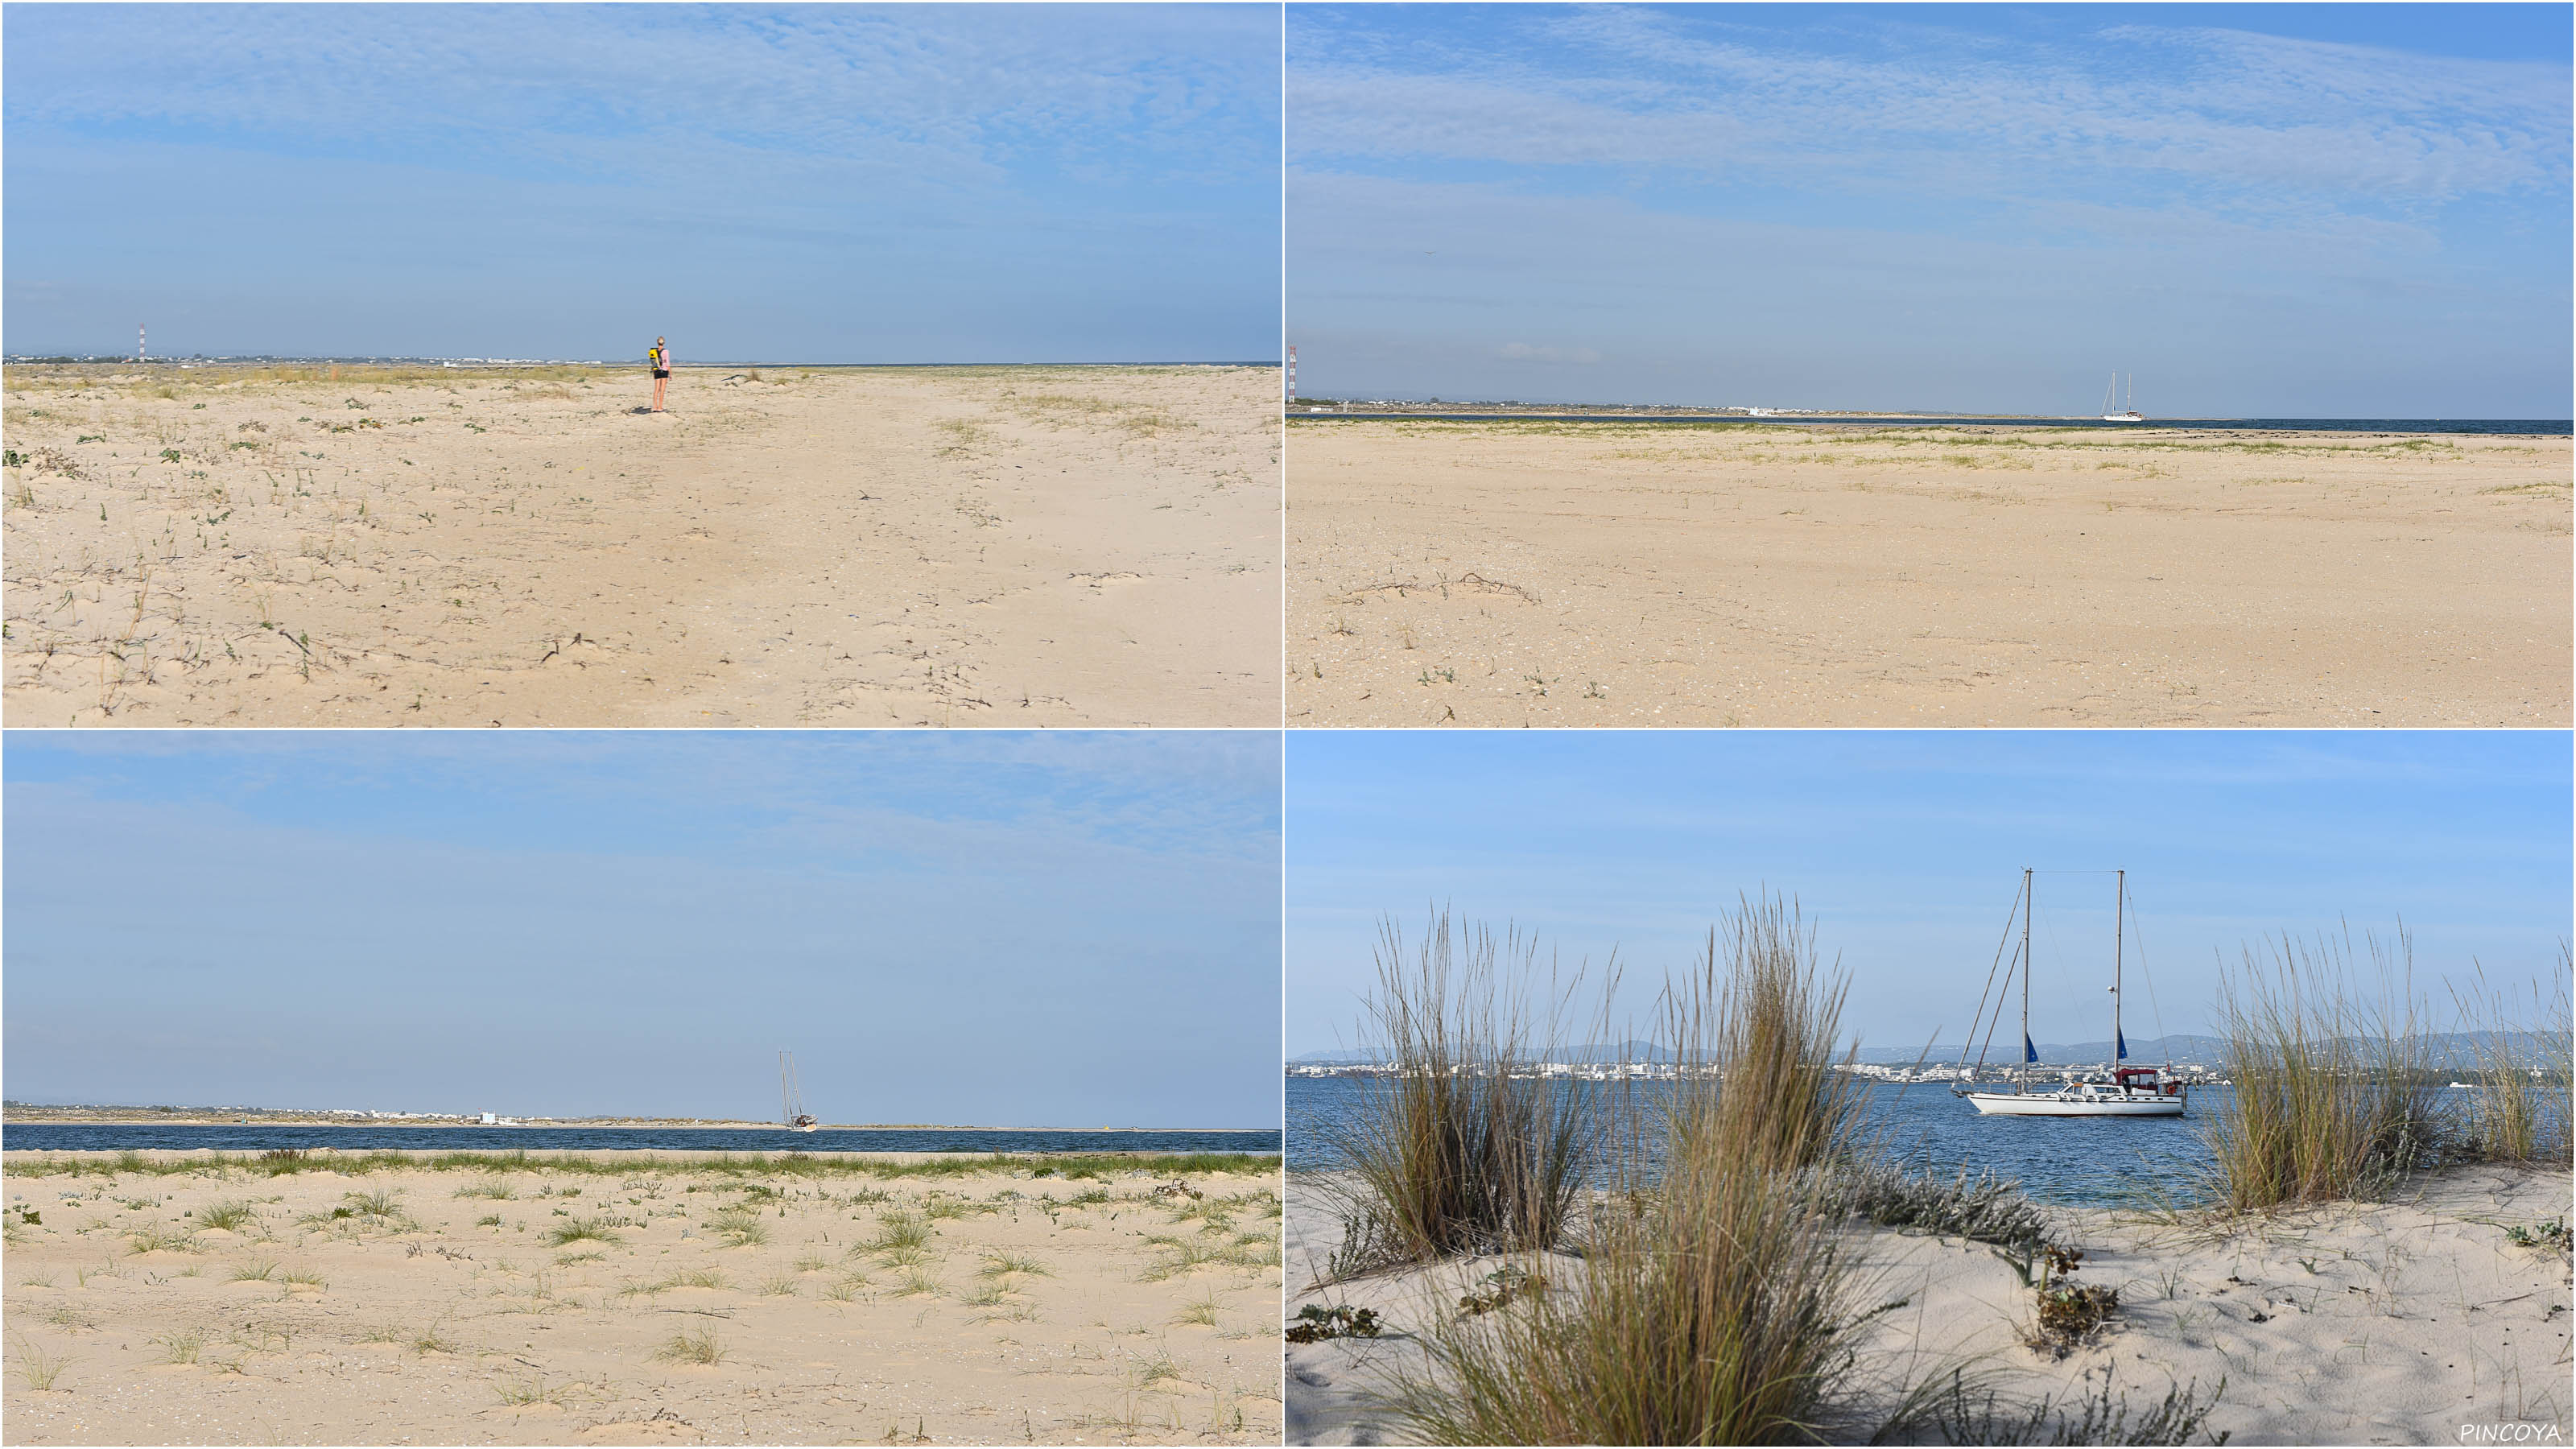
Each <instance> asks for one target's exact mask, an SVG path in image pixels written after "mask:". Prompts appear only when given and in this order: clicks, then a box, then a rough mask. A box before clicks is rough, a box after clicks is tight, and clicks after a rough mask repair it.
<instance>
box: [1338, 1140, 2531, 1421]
mask: <svg viewBox="0 0 2576 1449" xmlns="http://www.w3.org/2000/svg"><path fill="white" fill-rule="evenodd" d="M1318 1187H1319V1184H1318V1183H1317V1182H1315V1181H1313V1180H1301V1181H1299V1182H1293V1183H1292V1185H1291V1188H1290V1192H1289V1209H1288V1237H1287V1256H1288V1271H1289V1275H1290V1277H1289V1282H1290V1293H1291V1298H1290V1310H1291V1312H1292V1313H1293V1312H1294V1311H1295V1310H1297V1309H1298V1308H1301V1307H1303V1306H1304V1305H1307V1304H1324V1305H1331V1304H1339V1303H1347V1304H1350V1305H1352V1306H1354V1307H1367V1308H1374V1309H1376V1310H1377V1311H1378V1312H1379V1314H1380V1315H1381V1316H1382V1318H1383V1319H1384V1320H1385V1322H1386V1324H1387V1325H1388V1332H1387V1333H1386V1334H1385V1335H1384V1336H1382V1337H1380V1338H1377V1339H1373V1340H1372V1339H1340V1340H1332V1341H1328V1342H1323V1343H1317V1344H1312V1345H1304V1346H1294V1345H1292V1346H1291V1347H1290V1348H1289V1349H1288V1359H1287V1370H1288V1385H1287V1412H1288V1439H1289V1442H1290V1443H1292V1444H1369V1443H1393V1442H1400V1436H1399V1435H1398V1434H1397V1432H1396V1429H1395V1426H1394V1425H1393V1424H1392V1423H1391V1422H1390V1421H1389V1420H1388V1418H1387V1417H1386V1415H1385V1414H1384V1412H1383V1409H1382V1408H1381V1407H1380V1405H1379V1403H1378V1402H1377V1399H1376V1397H1375V1396H1376V1395H1378V1394H1381V1393H1383V1392H1384V1391H1385V1389H1386V1388H1387V1387H1388V1386H1389V1385H1390V1384H1391V1383H1393V1382H1394V1381H1395V1379H1396V1377H1397V1376H1399V1375H1400V1374H1401V1373H1403V1372H1406V1371H1408V1370H1413V1371H1418V1370H1419V1368H1420V1364H1421V1360H1420V1356H1419V1351H1418V1350H1417V1349H1416V1348H1415V1347H1414V1340H1413V1339H1411V1338H1410V1337H1409V1336H1407V1335H1408V1332H1409V1331H1410V1330H1415V1329H1418V1328H1419V1327H1420V1325H1421V1324H1422V1323H1423V1322H1424V1321H1425V1320H1424V1316H1425V1315H1429V1314H1445V1315H1451V1316H1454V1315H1456V1314H1457V1313H1458V1311H1459V1309H1458V1299H1459V1297H1460V1296H1461V1295H1462V1294H1463V1293H1464V1292H1466V1291H1468V1290H1469V1289H1471V1288H1474V1287H1477V1286H1480V1285H1481V1284H1482V1282H1483V1280H1484V1278H1485V1275H1487V1274H1489V1273H1491V1272H1493V1271H1495V1269H1496V1268H1497V1266H1498V1263H1497V1261H1496V1260H1492V1259H1472V1260H1471V1259H1461V1260H1455V1261H1451V1262H1448V1263H1443V1264H1440V1265H1436V1266H1430V1267H1424V1268H1418V1269H1412V1270H1408V1271H1402V1272H1395V1273H1382V1274H1376V1275H1371V1276H1368V1277H1363V1278H1358V1279H1355V1280H1351V1281H1347V1282H1342V1283H1335V1284H1329V1285H1325V1286H1320V1287H1319V1286H1315V1279H1316V1277H1317V1276H1318V1270H1319V1269H1320V1268H1321V1267H1322V1266H1323V1265H1324V1264H1326V1263H1328V1262H1329V1261H1330V1260H1331V1256H1332V1252H1333V1249H1334V1247H1335V1246H1336V1245H1337V1243H1338V1241H1339V1237H1340V1233H1341V1226H1340V1223H1339V1221H1338V1219H1337V1218H1336V1217H1335V1215H1334V1214H1333V1212H1332V1211H1331V1208H1330V1198H1329V1195H1328V1194H1326V1193H1324V1192H1322V1191H1319V1190H1318ZM2571 1190H2576V1189H2571V1181H2570V1177H2569V1174H2568V1173H2567V1171H2566V1170H2564V1169H2557V1170H2537V1171H2535V1170H2530V1169H2523V1168H2476V1169H2460V1170H2455V1171H2451V1172H2446V1173H2443V1174H2439V1175H2437V1176H2434V1177H2430V1178H2426V1179H2421V1180H2419V1181H2418V1182H2417V1183H2415V1184H2414V1185H2413V1186H2412V1187H2410V1188H2409V1189H2408V1190H2407V1191H2405V1192H2404V1193H2402V1194H2401V1195H2399V1196H2398V1197H2397V1198H2395V1199H2393V1200H2391V1201H2388V1202H2381V1203H2342V1204H2336V1205H2333V1206H2329V1207H2322V1208H2316V1209H2309V1210H2304V1211H2298V1212H2288V1213H2282V1214H2279V1215H2277V1216H2274V1217H2271V1218H2267V1219H2246V1220H2242V1221H2237V1222H2232V1223H2228V1224H2225V1225H2224V1226H2223V1227H2222V1226H2221V1225H2219V1224H2217V1223H2204V1224H2195V1225H2191V1226H2183V1225H2178V1224H2176V1223H2171V1222H2165V1223H2159V1222H2157V1221H2154V1220H2152V1219H2150V1218H2148V1217H2142V1216H2138V1215H2133V1214H2126V1213H2121V1212H2116V1211H2112V1210H2109V1209H2079V1208H2054V1209H2051V1210H2050V1212H2051V1216H2052V1218H2053V1220H2054V1223H2055V1228H2054V1232H2053V1236H2054V1238H2055V1240H2057V1241H2062V1242H2066V1243H2069V1244H2072V1245H2075V1246H2078V1247H2080V1248H2082V1249H2083V1250H2084V1255H2085V1256H2084V1260H2083V1262H2082V1264H2081V1266H2080V1267H2079V1268H2078V1269H2077V1270H2076V1272H2075V1273H2074V1274H2073V1275H2072V1276H2071V1277H2070V1278H2069V1279H2067V1280H2066V1281H2068V1282H2069V1283H2073V1284H2079V1285H2080V1284H2098V1285H2100V1286H2103V1287H2108V1288H2112V1289H2114V1290H2116V1291H2117V1292H2118V1294H2119V1304H2120V1306H2119V1308H2118V1310H2117V1311H2116V1312H2115V1313H2114V1314H2113V1316H2112V1318H2111V1320H2110V1324H2109V1326H2108V1328H2107V1329H2106V1330H2105V1331H2103V1332H2101V1333H2100V1334H2098V1335H2097V1336H2096V1337H2095V1338H2093V1339H2092V1340H2091V1341H2089V1342H2086V1343H2084V1344H2082V1345H2080V1346H2078V1347H2076V1348H2074V1349H2073V1351H2072V1352H2070V1353H2068V1354H2067V1355H2066V1356H2065V1357H2063V1358H2059V1357H2056V1356H2054V1354H2052V1353H2050V1352H2045V1351H2041V1350H2037V1349H2033V1348H2031V1347H2029V1346H2027V1345H2026V1344H2025V1342H2024V1339H2025V1337H2026V1335H2027V1334H2028V1333H2029V1330H2030V1328H2031V1320H2032V1317H2033V1312H2032V1293H2031V1290H2030V1289H2028V1288H2026V1287H2024V1286H2022V1284H2021V1282H2020V1280H2019V1279H2018V1277H2017V1276H2016V1275H2015V1273H2014V1271H2013V1269H2012V1267H2011V1265H2010V1264H2008V1263H2006V1262H2005V1261H2003V1260H2002V1259H2001V1258H1999V1257H1998V1256H1997V1254H1996V1253H1995V1251H1994V1250H1992V1249H1990V1248H1988V1247H1986V1246H1984V1245H1981V1244H1977V1243H1972V1242H1967V1241H1964V1240H1961V1239H1957V1238H1941V1237H1933V1236H1917V1235H1910V1234H1903V1233H1898V1232H1894V1231H1890V1230H1886V1229H1877V1228H1855V1229H1853V1230H1850V1231H1849V1232H1847V1233H1846V1235H1845V1237H1846V1250H1847V1252H1848V1253H1849V1254H1850V1256H1851V1259H1852V1261H1853V1262H1854V1264H1855V1267H1856V1270H1857V1275H1858V1281H1859V1283H1860V1285H1861V1296H1862V1297H1863V1298H1865V1299H1866V1301H1867V1303H1868V1304H1869V1305H1878V1304H1890V1305H1894V1306H1893V1307H1890V1308H1888V1309H1887V1310H1886V1311H1884V1312H1882V1313H1881V1314H1880V1315H1879V1316H1878V1317H1877V1318H1876V1319H1875V1320H1874V1321H1873V1323H1872V1325H1871V1328H1870V1330H1869V1338H1868V1341H1867V1345H1866V1348H1865V1351H1864V1355H1863V1356H1864V1359H1866V1360H1868V1361H1869V1363H1870V1364H1871V1365H1874V1366H1876V1367H1877V1368H1880V1369H1889V1370H1893V1371H1894V1372H1896V1373H1898V1374H1900V1375H1912V1376H1915V1377H1920V1376H1923V1375H1926V1374H1932V1373H1935V1372H1937V1371H1940V1370H1942V1368H1943V1366H1944V1365H1957V1366H1961V1367H1963V1368H1965V1369H1967V1370H1969V1371H1970V1372H1971V1373H1972V1374H1977V1375H1981V1376H1983V1377H1984V1378H1985V1379H1987V1380H1988V1381H1989V1382H1990V1383H1991V1384H1992V1385H1993V1387H1994V1388H1995V1389H1996V1390H1997V1391H1998V1393H1999V1394H2000V1395H2001V1397H2002V1402H2004V1403H2007V1404H2010V1403H2015V1402H2018V1403H2020V1404H2023V1405H2029V1404H2035V1403H2036V1402H2038V1401H2039V1400H2040V1399H2041V1398H2042V1397H2043V1396H2045V1397H2051V1398H2054V1399H2056V1400H2057V1401H2058V1402H2059V1403H2061V1404H2067V1405H2072V1404H2075V1403H2078V1402H2080V1401H2081V1399H2082V1398H2083V1397H2084V1396H2085V1395H2087V1394H2089V1393H2092V1392H2094V1391H2096V1390H2098V1389H2099V1388H2100V1386H2101V1385H2102V1384H2103V1383H2104V1382H2106V1376H2107V1381H2108V1382H2109V1383H2111V1384H2112V1385H2113V1390H2114V1392H2115V1394H2117V1395H2118V1396H2120V1397H2122V1398H2124V1399H2125V1400H2126V1401H2127V1403H2128V1404H2129V1405H2130V1408H2131V1412H2132V1415H2133V1416H2134V1415H2136V1414H2139V1413H2143V1412H2144V1411H2146V1410H2148V1409H2151V1408H2152V1407H2154V1406H2155V1405H2156V1403H2157V1402H2158V1401H2159V1400H2161V1399H2162V1398H2163V1396H2164V1395H2165V1393H2166V1392H2167V1391H2168V1390H2169V1389H2171V1388H2174V1387H2178V1386H2191V1385H2195V1384H2196V1385H2197V1386H2198V1392H2199V1395H2200V1397H2201V1398H2202V1399H2204V1400H2206V1399H2208V1398H2209V1397H2210V1395H2211V1394H2212V1393H2214V1392H2218V1386H2219V1385H2220V1383H2221V1381H2222V1380H2223V1381H2224V1383H2225V1389H2224V1391H2223V1393H2218V1398H2217V1402H2216V1405H2215V1407H2214V1408H2212V1410H2211V1411H2210V1414H2209V1417H2208V1420H2207V1422H2206V1425H2205V1426H2204V1430H2203V1432H2204V1434H2216V1433H2222V1432H2223V1433H2226V1434H2228V1435H2229V1436H2231V1437H2230V1438H2229V1441H2228V1442H2230V1443H2233V1444H2249V1445H2250V1444H2454V1443H2466V1442H2481V1443H2556V1444H2564V1443H2566V1442H2568V1435H2569V1434H2570V1433H2571V1432H2576V1417H2572V1416H2571V1414H2572V1412H2576V1406H2571V1403H2570V1399H2571V1394H2570V1390H2569V1385H2570V1382H2571V1375H2576V1359H2571V1356H2570V1349H2569V1345H2570V1333H2571V1326H2570V1322H2569V1320H2570V1318H2571V1316H2572V1315H2571V1309H2576V1303H2571V1286H2570V1274H2569V1263H2568V1258H2567V1256H2566V1254H2565V1253H2564V1252H2563V1251H2559V1250H2554V1249H2551V1248H2547V1247H2525V1246H2521V1245H2518V1244H2516V1243H2515V1242H2514V1241H2512V1239H2511V1238H2510V1237H2509V1236H2508V1229H2509V1228H2511V1227H2513V1226H2517V1225H2520V1226H2526V1227H2527V1226H2529V1225H2531V1224H2535V1223H2537V1222H2540V1221H2543V1220H2546V1219H2548V1218H2551V1217H2557V1216H2562V1215H2564V1214H2565V1213H2566V1212H2567V1210H2568V1204H2569V1198H2570V1193H2571ZM1541 1272H1542V1276H1552V1277H1553V1278H1554V1279H1555V1280H1556V1281H1557V1282H1560V1283H1579V1282H1580V1280H1581V1270H1580V1268H1579V1267H1575V1266H1573V1265H1572V1264H1571V1263H1570V1262H1568V1263H1566V1264H1563V1265H1560V1267H1559V1269H1558V1271H1556V1272H1555V1273H1553V1274H1552V1275H1551V1274H1548V1273H1547V1272H1546V1270H1545V1268H1544V1267H1542V1269H1541ZM2480 1432H2484V1433H2486V1434H2488V1436H2489V1437H2486V1438H2480V1439H2474V1440H2473V1439H2471V1438H2469V1437H2465V1436H2467V1435H2470V1434H2474V1433H2480ZM1934 1442H1937V1439H1936V1440H1935V1441H1934ZM2043 1442H2044V1441H2043ZM2195 1442H2206V1441H2205V1440H2195Z"/></svg>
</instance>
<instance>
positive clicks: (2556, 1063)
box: [2451, 941, 2576, 1163]
mask: <svg viewBox="0 0 2576 1449" xmlns="http://www.w3.org/2000/svg"><path fill="white" fill-rule="evenodd" d="M2570 975H2571V964H2570V958H2569V952H2568V947H2567V943H2565V942H2563V941H2562V942H2560V943H2559V946H2558V972H2557V976H2556V978H2555V983H2556V984H2555V986H2554V988H2553V989H2552V990H2551V991H2550V992H2549V993H2548V994H2546V995H2544V994H2543V993H2542V992H2541V990H2540V989H2539V987H2538V985H2537V984H2536V983H2535V985H2534V987H2533V989H2532V991H2531V994H2530V997H2529V999H2528V1004H2527V1005H2526V1004H2525V1002H2524V1000H2523V999H2522V997H2521V995H2520V993H2517V992H2511V991H2506V990H2503V989H2500V988H2498V987H2496V986H2495V985H2493V984H2492V983H2490V982H2489V981H2488V980H2487V977H2486V972H2485V971H2484V969H2482V968H2481V969H2479V970H2478V971H2477V972H2476V980H2475V984H2474V985H2473V986H2471V987H2469V988H2468V989H2466V990H2462V989H2460V988H2457V987H2454V988H2453V990H2452V993H2451V995H2452V999H2453V1001H2454V1002H2455V1003H2456V1004H2457V1006H2458V1008H2459V1015H2460V1029H2461V1032H2462V1034H2463V1035H2465V1036H2466V1037H2467V1038H2468V1040H2469V1041H2470V1042H2472V1043H2473V1044H2474V1045H2473V1046H2472V1048H2471V1050H2472V1052H2473V1054H2474V1057H2475V1061H2474V1070H2473V1072H2472V1075H2473V1076H2474V1077H2475V1078H2476V1080H2475V1082H2474V1083H2473V1084H2472V1085H2473V1086H2474V1088H2475V1090H2474V1092H2473V1093H2472V1094H2471V1095H2470V1097H2469V1099H2468V1100H2467V1102H2466V1103H2465V1104H2463V1106H2462V1108H2461V1110H2460V1117H2461V1121H2460V1123H2459V1126H2458V1129H2457V1134H2456V1135H2457V1137H2458V1140H2459V1145H2460V1148H2461V1150H2462V1151H2463V1152H2464V1153H2465V1154H2467V1155H2471V1156H2475V1157H2478V1158H2480V1159H2482V1160H2485V1161H2489V1162H2540V1161H2544V1160H2547V1161H2554V1162H2559V1163H2564V1162H2566V1161H2567V1160H2568V1155H2569V1149H2570V1147H2571V1141H2570V1132H2569V1121H2568V1115H2569V1107H2570V1103H2569V1088H2570V1085H2571V1084H2570V1081H2569V1075H2570V1068H2571V1066H2576V1061H2571V1056H2570V1052H2571V1032H2570V1029H2569V1027H2570V1022H2569V1003H2568V981H2569V978H2570Z"/></svg>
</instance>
